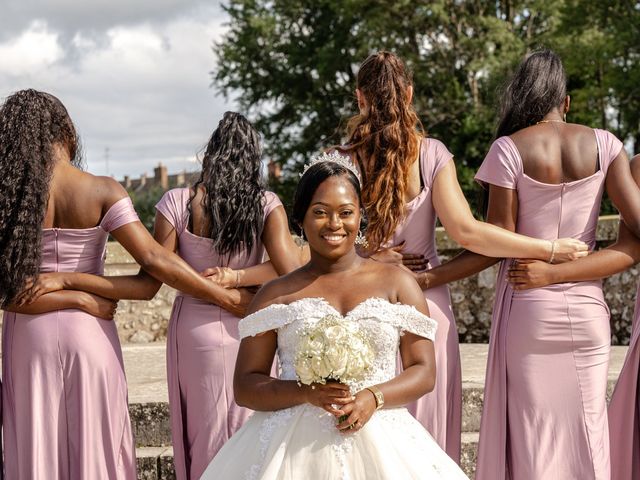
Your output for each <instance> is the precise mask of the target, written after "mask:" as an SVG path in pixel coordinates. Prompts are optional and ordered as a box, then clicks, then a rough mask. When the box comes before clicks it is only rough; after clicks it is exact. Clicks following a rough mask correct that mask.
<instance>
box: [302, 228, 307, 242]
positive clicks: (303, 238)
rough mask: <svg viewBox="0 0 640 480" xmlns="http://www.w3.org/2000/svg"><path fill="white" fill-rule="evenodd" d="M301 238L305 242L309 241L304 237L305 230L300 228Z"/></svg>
mask: <svg viewBox="0 0 640 480" xmlns="http://www.w3.org/2000/svg"><path fill="white" fill-rule="evenodd" d="M300 237H301V238H302V240H304V241H305V242H306V241H307V237H305V236H304V228H302V227H300Z"/></svg>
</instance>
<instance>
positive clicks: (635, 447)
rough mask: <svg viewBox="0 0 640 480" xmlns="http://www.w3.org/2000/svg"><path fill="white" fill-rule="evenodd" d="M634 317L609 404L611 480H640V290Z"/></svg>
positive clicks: (639, 289) (639, 290) (637, 295)
mask: <svg viewBox="0 0 640 480" xmlns="http://www.w3.org/2000/svg"><path fill="white" fill-rule="evenodd" d="M633 317H634V318H633V331H632V333H631V342H630V343H629V350H628V351H627V356H626V358H625V361H624V365H623V366H622V370H621V371H620V377H618V382H617V383H616V388H615V389H614V391H613V396H612V397H611V402H610V403H609V438H610V442H609V443H610V447H611V478H613V479H615V480H639V479H640V395H638V376H639V375H640V324H639V323H638V322H640V319H639V317H640V286H639V288H638V293H637V294H636V308H635V312H634V316H633Z"/></svg>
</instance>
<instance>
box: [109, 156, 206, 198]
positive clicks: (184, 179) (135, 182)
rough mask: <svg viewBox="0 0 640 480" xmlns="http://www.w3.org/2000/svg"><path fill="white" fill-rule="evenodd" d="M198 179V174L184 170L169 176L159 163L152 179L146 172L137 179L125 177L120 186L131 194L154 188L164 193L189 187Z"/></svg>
mask: <svg viewBox="0 0 640 480" xmlns="http://www.w3.org/2000/svg"><path fill="white" fill-rule="evenodd" d="M198 178H200V172H187V171H186V170H183V171H182V172H180V173H176V174H174V175H169V173H168V172H167V167H166V166H164V165H163V164H162V163H159V164H158V166H157V167H156V168H154V169H153V177H147V174H146V172H145V173H143V174H142V175H141V176H140V177H139V178H131V177H130V176H129V175H125V176H124V180H122V181H121V182H120V185H122V186H123V187H124V188H126V189H127V190H129V191H131V192H141V191H144V190H148V189H151V188H154V187H160V188H162V190H165V191H166V190H169V189H170V188H180V187H190V186H192V185H193V184H194V183H196V181H197V180H198Z"/></svg>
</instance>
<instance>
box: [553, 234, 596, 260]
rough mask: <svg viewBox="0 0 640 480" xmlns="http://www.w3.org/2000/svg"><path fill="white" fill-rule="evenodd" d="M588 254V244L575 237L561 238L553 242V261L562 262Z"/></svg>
mask: <svg viewBox="0 0 640 480" xmlns="http://www.w3.org/2000/svg"><path fill="white" fill-rule="evenodd" d="M587 255H589V246H588V245H587V244H586V243H584V242H581V241H580V240H576V239H575V238H561V239H559V240H556V241H555V242H554V247H553V262H552V263H564V262H569V261H571V260H577V259H578V258H581V257H586V256H587Z"/></svg>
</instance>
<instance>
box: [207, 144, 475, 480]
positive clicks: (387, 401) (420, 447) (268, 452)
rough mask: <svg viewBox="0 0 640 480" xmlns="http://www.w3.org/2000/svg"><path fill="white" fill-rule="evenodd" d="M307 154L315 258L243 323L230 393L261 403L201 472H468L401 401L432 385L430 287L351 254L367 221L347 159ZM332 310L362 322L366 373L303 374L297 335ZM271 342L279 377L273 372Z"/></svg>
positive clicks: (289, 477)
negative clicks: (340, 378)
mask: <svg viewBox="0 0 640 480" xmlns="http://www.w3.org/2000/svg"><path fill="white" fill-rule="evenodd" d="M312 163H313V164H312V165H311V166H310V167H309V168H308V169H307V170H306V171H305V173H304V174H303V175H302V177H301V179H300V182H299V184H298V188H297V191H296V195H295V202H294V207H293V219H294V221H295V222H296V223H297V224H298V225H300V226H301V228H302V230H303V235H304V236H306V239H307V241H308V243H309V247H310V251H311V259H310V261H309V263H307V264H306V265H305V266H303V267H302V268H300V269H298V270H295V271H294V272H292V273H290V274H288V275H285V276H284V277H281V278H278V279H276V280H274V281H272V282H270V283H268V284H266V285H265V286H264V287H263V288H262V289H261V290H260V291H259V292H258V294H257V295H256V297H255V298H254V300H253V303H252V304H251V306H250V307H249V313H252V314H251V315H249V316H247V317H246V318H245V319H243V320H241V321H240V325H239V328H240V335H241V337H242V342H241V344H240V351H239V353H238V359H237V362H236V371H235V379H234V391H235V395H236V401H237V403H238V404H240V405H242V406H245V407H248V408H251V409H253V410H256V412H255V413H254V414H253V416H252V417H251V418H250V419H249V420H248V421H247V423H246V424H245V425H244V426H243V427H242V428H241V429H240V430H239V431H238V432H237V433H236V434H235V435H234V436H233V437H232V438H231V439H230V440H229V441H228V442H227V443H226V445H225V446H224V447H223V448H222V449H221V450H220V451H219V453H218V455H217V456H216V457H215V458H214V459H213V461H212V462H211V463H210V464H209V466H208V468H207V470H206V471H205V473H204V475H203V476H202V477H201V478H202V479H204V480H214V479H216V480H217V479H225V480H226V479H229V480H234V479H245V478H249V479H262V480H276V479H277V480H298V479H301V478H304V479H323V480H324V479H351V480H375V479H397V478H402V479H466V478H467V477H466V476H465V475H464V473H463V472H462V471H461V470H460V468H459V467H458V466H457V465H456V463H455V462H454V461H453V460H451V459H450V458H449V457H448V456H447V455H446V454H445V453H444V452H443V451H442V450H441V449H440V448H439V447H438V445H437V444H436V442H435V441H434V440H433V439H432V438H431V436H430V435H429V434H428V433H427V431H426V430H425V429H424V428H423V427H422V425H420V423H418V422H417V421H416V420H414V418H413V417H412V416H411V415H410V414H409V413H408V411H407V410H406V409H405V408H403V405H405V404H407V403H409V402H411V401H413V400H416V399H417V398H419V397H421V396H422V395H424V394H426V393H428V392H429V391H431V390H432V389H433V386H434V379H435V369H436V366H435V360H434V350H433V338H434V336H435V330H436V323H435V322H434V321H433V320H432V319H430V318H429V317H428V316H427V315H428V313H429V312H428V310H427V305H426V303H425V299H424V295H423V294H422V291H421V290H420V287H419V286H418V285H417V283H416V282H415V280H414V279H413V277H412V276H411V275H410V274H409V273H406V272H405V271H403V270H401V269H400V268H398V267H396V266H393V265H388V264H384V263H378V262H376V261H374V260H370V259H364V258H362V257H360V256H358V255H357V254H356V250H355V247H354V244H355V242H356V240H357V239H359V238H361V237H362V235H361V234H360V235H359V230H360V228H361V223H363V219H362V216H361V212H362V209H361V205H360V183H359V176H358V172H357V171H356V170H355V169H354V168H353V166H352V164H351V163H350V161H349V160H347V159H345V158H344V157H340V156H338V154H331V155H327V154H324V155H322V156H321V157H320V158H318V159H316V160H315V162H312ZM327 317H331V318H333V319H334V320H335V319H336V318H337V319H339V322H342V323H344V324H345V325H351V326H352V327H354V328H356V329H357V331H358V332H359V335H361V337H362V338H364V339H365V341H368V345H369V347H370V348H371V349H372V350H373V352H374V357H373V364H372V365H371V368H370V369H369V371H368V374H366V375H365V376H364V377H363V378H362V379H361V381H354V382H351V383H350V385H345V384H343V383H338V382H327V383H326V384H319V383H316V384H313V385H311V386H308V385H304V384H303V383H301V381H300V379H299V377H298V375H297V373H296V367H295V363H296V356H297V353H298V349H299V346H300V343H301V338H302V337H303V336H304V333H305V332H307V331H308V330H309V329H310V328H313V326H314V325H317V324H318V322H321V321H323V319H326V318H327ZM398 348H399V349H400V356H401V358H402V364H403V370H402V373H400V374H399V375H397V374H396V358H397V352H398ZM276 351H277V352H278V358H279V363H280V368H281V372H280V376H279V378H273V377H271V376H270V372H271V365H272V363H273V360H274V356H275V353H276Z"/></svg>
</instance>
